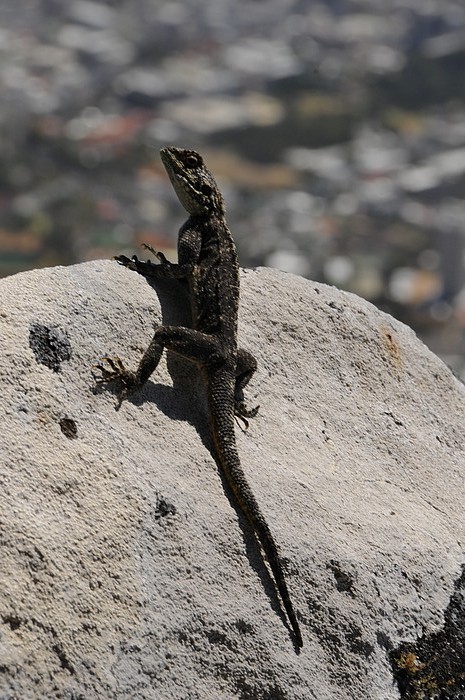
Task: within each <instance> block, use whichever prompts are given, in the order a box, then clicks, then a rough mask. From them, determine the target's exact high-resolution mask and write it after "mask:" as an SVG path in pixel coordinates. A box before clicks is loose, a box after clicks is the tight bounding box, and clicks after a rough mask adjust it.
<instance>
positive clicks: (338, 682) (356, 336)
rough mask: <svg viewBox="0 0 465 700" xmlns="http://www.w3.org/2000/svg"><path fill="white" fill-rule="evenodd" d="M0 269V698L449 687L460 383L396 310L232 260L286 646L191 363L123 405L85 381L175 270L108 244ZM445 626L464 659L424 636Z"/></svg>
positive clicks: (455, 673)
mask: <svg viewBox="0 0 465 700" xmlns="http://www.w3.org/2000/svg"><path fill="white" fill-rule="evenodd" d="M0 287H1V295H0V299H1V301H0V384H1V396H2V401H1V405H0V415H1V426H2V429H1V431H0V453H1V458H0V483H1V492H0V493H1V495H0V519H1V527H0V541H1V545H2V547H1V559H0V561H1V566H0V698H1V700H13V699H17V700H23V699H25V698H27V699H28V700H36V699H37V700H38V699H42V698H67V699H69V700H71V699H72V700H78V699H82V700H84V699H85V700H93V699H94V698H104V699H107V698H108V699H112V700H113V699H115V700H116V699H118V700H123V699H126V698H134V699H137V700H139V699H140V700H145V699H147V700H148V699H150V700H165V699H166V700H176V699H179V700H181V699H182V700H197V699H198V700H209V699H211V700H232V699H233V698H234V699H235V698H237V699H239V700H254V699H260V700H297V699H299V700H300V699H301V700H308V699H309V698H318V700H325V699H334V700H346V699H353V700H355V699H357V700H358V699H359V698H369V699H370V700H390V699H391V698H392V699H394V698H400V697H402V698H414V697H417V698H420V699H421V698H429V697H436V696H437V695H434V692H437V689H438V688H439V689H441V688H446V690H445V691H444V693H445V694H443V695H441V698H455V697H457V698H459V697H463V696H462V695H460V692H461V691H460V687H461V686H460V683H463V677H462V679H461V678H460V673H461V671H460V669H463V668H464V667H465V659H464V657H463V655H464V646H463V643H462V646H461V647H460V640H461V639H462V642H463V631H464V629H465V624H464V619H465V616H464V606H463V600H464V597H463V595H462V596H461V598H460V595H459V593H460V591H459V585H461V586H463V579H462V578H460V577H461V567H462V565H463V564H464V562H465V553H464V535H465V533H464V528H465V526H464V517H463V512H464V496H463V487H464V477H465V439H464V412H465V388H464V386H463V385H462V384H461V383H460V382H459V381H457V380H456V379H455V378H454V377H453V376H452V374H451V373H450V372H449V370H448V369H447V368H446V367H445V365H444V364H443V363H442V362H441V361H440V360H439V359H438V358H437V357H435V356H434V355H433V354H432V353H430V352H429V351H428V350H427V348H426V347H425V346H424V345H423V344H422V343H421V342H420V341H419V340H418V339H417V338H416V336H415V335H414V333H413V332H412V331H411V330H410V329H408V328H407V327H405V326H403V325H402V324H400V323H398V322H396V321H395V320H393V319H392V318H391V317H389V316H386V315H385V314H383V313H381V312H380V311H378V310H377V309H375V308H374V307H373V306H371V305H370V304H368V303H367V302H365V301H363V300H361V299H359V298H358V297H355V296H353V295H350V294H346V293H343V292H340V291H338V290H336V289H333V288H330V287H326V286H324V285H320V284H316V283H314V282H309V281H307V280H304V279H301V278H298V277H294V276H291V275H285V274H284V273H279V272H276V271H272V270H268V269H260V270H249V271H246V272H243V274H242V307H241V319H240V341H241V344H242V345H243V346H244V347H247V348H248V349H250V350H251V351H252V352H253V353H254V354H255V355H256V357H257V359H258V362H259V370H258V372H257V374H256V375H255V377H254V378H253V380H252V382H251V384H250V387H249V389H248V391H247V400H248V403H249V405H251V406H253V405H255V403H260V412H259V414H258V416H257V417H256V418H255V419H253V420H251V425H250V428H249V430H248V432H246V433H243V432H241V430H240V429H239V428H237V431H236V433H237V441H238V445H239V452H240V454H241V457H242V461H243V465H244V468H245V470H246V472H247V475H248V477H249V480H250V483H251V485H252V488H253V490H254V491H255V494H256V496H257V498H258V500H259V502H260V504H261V506H262V509H263V511H264V513H265V515H266V517H267V519H268V522H269V524H270V527H271V530H272V532H273V533H274V535H275V538H276V540H277V543H278V546H279V547H280V551H281V554H282V557H283V560H284V562H285V565H286V570H287V577H288V582H289V587H290V590H291V595H292V598H293V601H294V606H295V608H296V610H297V615H298V617H299V619H300V621H301V625H302V632H303V636H304V647H303V649H302V651H301V653H300V654H299V653H297V652H296V649H295V648H294V646H293V644H292V636H291V634H290V631H289V629H288V627H287V625H286V620H285V618H284V617H283V615H282V613H281V611H280V607H279V603H278V600H277V598H276V596H275V593H274V589H273V585H272V583H271V579H270V577H269V575H268V573H267V569H266V567H265V566H264V565H263V563H262V560H261V558H260V553H259V549H258V547H257V545H256V543H255V541H254V538H253V536H252V533H251V532H250V529H249V527H248V525H247V523H246V522H245V521H244V518H243V517H242V516H241V515H240V514H239V513H238V512H237V511H236V509H235V508H234V503H233V502H232V501H231V499H230V496H229V493H228V491H227V489H226V490H225V487H224V485H223V483H222V480H221V478H220V477H219V475H218V471H217V467H216V463H215V461H214V459H213V457H212V455H211V444H210V438H209V432H208V422H207V418H206V408H205V401H204V399H203V395H202V393H201V392H202V389H201V386H200V383H199V379H198V376H197V373H196V371H195V370H194V368H193V367H192V366H190V365H189V364H188V363H186V362H183V361H182V360H180V359H178V358H173V357H168V359H167V361H165V359H163V361H162V364H161V365H160V367H159V370H158V371H157V372H156V373H155V374H154V375H153V376H152V378H151V380H150V381H149V383H148V384H147V385H146V387H145V388H144V390H143V391H142V392H141V393H140V394H139V395H137V396H134V397H132V398H131V399H130V400H127V401H125V402H124V403H123V405H122V407H121V409H120V410H119V411H116V410H115V405H116V400H115V395H114V393H113V392H112V391H111V390H110V389H108V388H107V389H104V390H103V391H95V390H94V383H93V380H92V376H91V365H92V364H93V363H94V362H95V361H97V360H98V358H99V357H101V356H102V355H104V354H106V353H110V354H112V355H119V356H121V357H122V358H123V359H124V361H125V362H126V363H127V365H128V366H130V367H135V366H136V364H137V362H138V360H139V359H140V357H141V354H142V352H143V351H144V350H145V348H146V347H147V344H148V342H149V339H150V337H151V333H152V327H153V324H155V323H158V322H159V321H160V317H161V313H162V314H163V319H164V322H171V323H179V322H182V319H183V317H184V316H185V308H184V305H185V299H184V297H183V294H182V293H180V286H179V285H178V284H177V283H172V284H171V283H170V284H168V283H166V284H165V285H164V286H163V288H161V287H157V293H155V291H154V289H152V288H151V286H150V285H149V284H148V283H147V282H146V281H145V280H144V279H143V278H142V277H140V276H138V275H137V274H135V273H132V272H130V271H128V270H126V269H123V268H121V267H119V266H118V265H116V263H114V262H110V261H108V262H107V261H98V262H92V263H86V264H83V265H76V266H73V267H68V268H51V269H45V270H38V271H33V272H29V273H23V274H18V275H15V276H13V277H10V278H7V279H4V280H1V281H0ZM159 298H160V301H161V309H162V312H161V311H160V303H159ZM460 590H461V589H460ZM451 606H452V607H451ZM452 613H453V614H452ZM452 618H453V623H454V624H453V625H452V627H451V624H452V623H451V620H452ZM454 625H455V626H454ZM451 630H452V631H451ZM435 635H436V636H435ZM438 635H443V636H442V637H438ZM448 635H449V636H448ZM460 635H462V637H461V636H460ZM439 638H440V639H441V640H442V641H441V649H442V650H444V649H446V647H447V645H448V646H449V649H450V655H455V658H456V659H458V660H459V661H461V664H459V665H458V666H457V667H456V669H459V670H454V668H453V667H452V666H451V664H450V663H449V662H448V659H447V658H445V661H444V664H443V666H442V667H441V668H440V669H437V668H436V667H435V666H434V661H433V660H432V658H431V659H430V658H429V657H428V658H426V654H427V652H426V651H425V649H424V647H423V646H421V644H422V643H423V642H428V640H435V639H436V640H437V639H439ZM454 645H455V646H454ZM430 646H431V644H430ZM433 646H434V645H433ZM444 653H445V655H446V657H447V654H448V653H449V652H447V650H446V651H445V652H444ZM422 654H423V657H422ZM460 654H462V657H460ZM431 657H432V654H431ZM449 661H450V659H449ZM428 683H429V685H428ZM434 684H436V691H434ZM441 684H442V685H441ZM462 687H463V686H462ZM431 688H433V690H431ZM447 693H449V694H447ZM454 693H455V694H454Z"/></svg>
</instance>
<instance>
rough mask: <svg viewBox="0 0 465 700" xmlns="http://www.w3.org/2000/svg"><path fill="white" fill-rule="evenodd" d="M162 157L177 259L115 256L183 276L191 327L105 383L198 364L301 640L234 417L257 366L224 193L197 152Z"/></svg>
mask: <svg viewBox="0 0 465 700" xmlns="http://www.w3.org/2000/svg"><path fill="white" fill-rule="evenodd" d="M161 158H162V161H163V163H164V165H165V168H166V171H167V173H168V175H169V178H170V180H171V182H172V184H173V187H174V189H175V191H176V194H177V196H178V198H179V200H180V202H181V204H182V205H183V206H184V208H185V209H186V210H187V212H188V214H189V218H188V220H187V221H186V222H185V224H184V225H183V226H182V227H181V229H180V231H179V238H178V262H177V263H176V264H174V263H170V262H168V260H166V258H165V257H164V256H163V255H162V254H160V253H156V255H157V257H158V259H159V261H160V263H159V264H154V263H152V262H149V261H147V262H142V261H140V260H138V259H137V257H136V256H134V257H133V258H132V260H130V259H129V258H127V257H125V256H122V255H121V256H118V257H117V258H116V260H117V261H118V262H119V263H120V264H122V265H124V266H126V267H128V268H130V269H132V270H135V271H136V272H139V273H140V274H142V275H144V276H146V277H151V278H155V279H162V278H167V277H171V278H173V277H174V278H178V279H181V278H185V279H187V281H188V284H189V289H190V298H191V307H192V328H184V327H182V326H159V327H158V328H157V329H156V330H155V334H154V336H153V339H152V341H151V343H150V345H149V347H148V348H147V350H146V352H145V353H144V355H143V357H142V360H141V362H140V364H139V367H138V368H137V370H136V371H135V372H130V371H128V370H126V369H125V368H124V365H123V363H122V362H121V360H119V359H118V358H114V359H113V360H112V359H109V358H105V359H106V360H107V362H108V364H109V368H108V367H107V366H103V365H97V367H98V368H99V370H100V371H101V378H100V380H99V381H101V382H107V381H113V380H119V381H120V386H121V393H120V398H121V399H122V398H124V396H125V395H126V394H127V393H128V392H133V391H136V390H137V389H139V388H140V387H141V386H142V385H143V384H144V383H145V382H146V381H147V379H148V378H149V376H150V375H151V373H152V372H153V371H154V369H155V368H156V366H157V364H158V362H159V360H160V357H161V354H162V352H163V350H164V349H165V348H166V349H168V350H171V351H173V352H176V353H178V354H180V355H182V356H184V357H186V358H188V359H189V360H191V361H193V362H195V363H196V364H197V365H198V366H199V368H200V371H201V375H202V378H203V381H204V383H205V386H206V390H207V398H208V406H209V411H210V421H211V427H212V432H213V439H214V443H215V448H216V452H217V457H218V462H219V464H220V466H221V468H222V470H223V473H224V475H225V477H226V480H227V482H228V484H229V486H230V488H231V490H232V492H233V494H234V497H235V499H236V501H237V503H238V505H239V507H240V508H241V509H242V511H243V513H244V514H245V515H246V517H247V519H248V521H249V522H250V524H251V525H252V527H253V529H254V531H255V533H256V535H257V537H258V539H259V541H260V543H261V545H262V547H263V550H264V552H265V555H266V558H267V560H268V562H269V565H270V567H271V570H272V572H273V575H274V579H275V582H276V586H277V589H278V591H279V594H280V596H281V599H282V602H283V605H284V608H285V610H286V613H287V616H288V618H289V622H290V624H291V627H292V629H293V631H294V634H295V642H296V644H297V646H298V647H301V646H302V644H303V642H302V634H301V631H300V627H299V623H298V621H297V618H296V616H295V613H294V609H293V607H292V603H291V599H290V595H289V591H288V588H287V584H286V580H285V578H284V573H283V569H282V566H281V562H280V559H279V553H278V549H277V546H276V543H275V541H274V539H273V536H272V534H271V531H270V529H269V527H268V524H267V522H266V520H265V518H264V517H263V514H262V512H261V510H260V507H259V505H258V503H257V500H256V499H255V496H254V495H253V493H252V490H251V488H250V486H249V484H248V483H247V480H246V477H245V474H244V471H243V469H242V466H241V463H240V460H239V455H238V452H237V447H236V438H235V432H234V415H238V416H241V417H242V418H244V420H245V418H246V417H249V416H253V415H255V413H256V410H257V409H253V410H251V411H247V409H245V407H244V406H243V404H242V403H241V402H240V396H241V393H242V390H243V388H244V387H245V386H246V384H247V383H248V381H249V380H250V378H251V376H252V374H253V373H254V371H255V369H256V366H257V364H256V361H255V358H254V357H253V356H252V355H250V353H248V352H246V351H245V350H242V349H238V347H237V317H238V306H239V265H238V261H237V254H236V247H235V245H234V241H233V239H232V236H231V232H230V231H229V229H228V226H227V224H226V220H225V207H224V201H223V197H222V195H221V193H220V191H219V189H218V187H217V185H216V182H215V180H214V179H213V176H212V175H211V173H210V172H209V171H208V169H207V168H206V167H205V165H204V163H203V160H202V157H201V156H200V155H199V154H198V153H196V152H195V151H189V150H185V149H180V148H174V147H170V148H163V149H162V151H161Z"/></svg>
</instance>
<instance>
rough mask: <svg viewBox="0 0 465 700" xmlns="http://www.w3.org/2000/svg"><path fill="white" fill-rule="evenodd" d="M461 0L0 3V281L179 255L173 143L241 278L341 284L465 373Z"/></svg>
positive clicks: (464, 26) (464, 7)
mask: <svg viewBox="0 0 465 700" xmlns="http://www.w3.org/2000/svg"><path fill="white" fill-rule="evenodd" d="M464 75H465V4H464V3H463V0H391V1H390V2H386V1H385V0H324V1H317V0H183V1H182V2H176V1H174V0H171V1H166V2H165V1H164V0H120V1H119V2H118V1H117V0H113V1H111V0H108V2H102V1H97V0H67V1H66V2H62V1H61V0H21V3H0V85H1V95H2V99H1V102H0V275H2V276H5V275H9V274H13V273H15V272H18V271H20V270H26V269H30V268H35V267H41V266H48V265H57V264H70V263H75V262H80V261H83V260H90V259H94V258H109V257H111V256H113V255H115V254H118V253H126V254H132V253H133V252H137V253H139V254H141V255H143V253H142V252H141V250H140V245H141V243H143V242H145V243H148V244H150V245H152V246H153V247H155V248H158V249H162V250H164V251H165V252H167V254H168V255H173V250H172V249H173V248H175V245H176V238H177V230H178V228H179V225H180V224H181V223H182V221H183V220H184V218H185V217H184V214H183V212H182V210H181V208H180V206H179V204H178V202H177V200H176V198H175V195H174V193H173V191H172V188H171V186H170V184H169V182H168V181H167V178H166V176H165V173H164V170H163V168H162V166H161V163H160V159H159V155H158V151H159V148H160V147H161V146H163V145H165V144H175V145H179V146H188V147H193V148H196V149H198V150H199V151H201V152H202V154H203V155H204V156H205V159H206V161H207V164H208V166H209V167H210V169H211V170H212V171H213V172H214V174H215V176H216V177H217V179H218V181H219V183H220V186H221V188H222V191H223V193H224V195H225V199H226V202H227V206H228V221H229V224H230V227H231V229H232V231H233V234H234V236H235V239H236V241H237V244H238V250H239V256H240V261H241V264H242V265H244V266H256V265H269V266H273V267H278V268H280V269H284V270H287V271H291V272H295V273H297V274H301V275H304V276H306V277H309V278H311V279H314V280H319V281H323V282H327V283H329V284H335V285H337V286H339V287H341V288H343V289H347V290H350V291H353V292H355V293H357V294H360V295H361V296H364V297H365V298H367V299H369V300H370V301H372V302H373V303H375V304H376V305H377V306H379V307H380V308H382V309H385V310H387V311H389V312H390V313H392V314H393V315H394V316H396V317H397V318H399V319H400V320H402V321H404V322H406V323H408V324H409V325H411V326H412V327H413V328H414V329H415V330H416V332H417V333H418V334H419V335H420V337H422V338H423V339H424V341H425V342H426V343H427V344H428V345H429V346H430V347H431V349H432V350H433V351H434V352H436V353H438V354H439V355H441V356H442V357H443V359H444V360H445V361H446V362H447V363H448V364H449V365H450V366H451V367H452V368H453V369H454V371H455V372H456V373H457V375H458V376H461V377H462V378H463V379H465V349H464V346H465V203H464V198H463V193H464V185H465V80H464Z"/></svg>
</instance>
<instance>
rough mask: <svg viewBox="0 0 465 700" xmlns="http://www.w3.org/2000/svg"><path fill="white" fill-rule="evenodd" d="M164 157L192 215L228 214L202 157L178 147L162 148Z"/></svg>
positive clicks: (183, 201)
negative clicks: (225, 212)
mask: <svg viewBox="0 0 465 700" xmlns="http://www.w3.org/2000/svg"><path fill="white" fill-rule="evenodd" d="M160 155H161V159H162V161H163V165H164V166H165V168H166V172H167V173H168V175H169V178H170V180H171V182H172V184H173V187H174V190H175V192H176V194H177V195H178V199H179V201H180V202H181V204H182V205H183V207H184V209H185V210H186V211H187V212H188V213H189V214H193V215H197V216H199V215H205V214H210V213H212V212H217V213H219V214H224V200H223V197H222V196H221V193H220V191H219V189H218V186H217V184H216V182H215V180H214V179H213V176H212V175H211V173H210V172H209V171H208V170H207V168H206V167H205V165H204V162H203V160H202V156H200V155H199V154H198V153H197V152H196V151H189V150H187V149H185V148H174V146H169V147H166V148H162V149H161V151H160Z"/></svg>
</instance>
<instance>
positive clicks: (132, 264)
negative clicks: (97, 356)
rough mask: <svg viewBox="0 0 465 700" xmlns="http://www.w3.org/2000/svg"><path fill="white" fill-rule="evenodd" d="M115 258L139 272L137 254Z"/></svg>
mask: <svg viewBox="0 0 465 700" xmlns="http://www.w3.org/2000/svg"><path fill="white" fill-rule="evenodd" d="M113 260H116V262H117V263H119V264H120V265H123V267H127V268H128V269H129V270H135V271H136V272H137V263H138V262H139V260H138V259H137V256H136V255H133V256H132V258H128V257H126V255H115V256H114V257H113ZM105 359H106V358H105Z"/></svg>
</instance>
